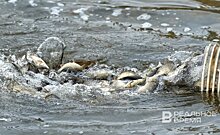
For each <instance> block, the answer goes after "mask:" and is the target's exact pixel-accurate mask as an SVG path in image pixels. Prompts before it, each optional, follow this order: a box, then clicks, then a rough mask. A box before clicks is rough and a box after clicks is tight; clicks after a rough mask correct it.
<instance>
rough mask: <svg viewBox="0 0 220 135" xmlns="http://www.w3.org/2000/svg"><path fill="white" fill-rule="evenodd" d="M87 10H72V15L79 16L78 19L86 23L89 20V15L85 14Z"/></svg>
mask: <svg viewBox="0 0 220 135" xmlns="http://www.w3.org/2000/svg"><path fill="white" fill-rule="evenodd" d="M88 9H89V8H88V7H87V8H79V9H77V10H73V13H75V14H79V16H80V18H81V19H82V20H83V21H88V20H89V15H87V14H85V11H87V10H88Z"/></svg>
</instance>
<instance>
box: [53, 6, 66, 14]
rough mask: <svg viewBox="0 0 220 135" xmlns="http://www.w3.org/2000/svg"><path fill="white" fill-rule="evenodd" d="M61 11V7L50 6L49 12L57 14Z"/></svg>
mask: <svg viewBox="0 0 220 135" xmlns="http://www.w3.org/2000/svg"><path fill="white" fill-rule="evenodd" d="M61 11H63V9H62V8H60V7H52V8H51V12H50V14H52V15H59V14H60V12H61Z"/></svg>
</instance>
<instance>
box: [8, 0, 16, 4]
mask: <svg viewBox="0 0 220 135" xmlns="http://www.w3.org/2000/svg"><path fill="white" fill-rule="evenodd" d="M8 2H9V3H13V4H15V3H16V2H17V0H9V1H8Z"/></svg>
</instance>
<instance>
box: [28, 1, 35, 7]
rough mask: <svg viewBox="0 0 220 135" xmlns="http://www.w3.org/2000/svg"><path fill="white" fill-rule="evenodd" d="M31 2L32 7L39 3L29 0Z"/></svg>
mask: <svg viewBox="0 0 220 135" xmlns="http://www.w3.org/2000/svg"><path fill="white" fill-rule="evenodd" d="M29 4H30V5H31V6H32V7H36V6H37V3H34V0H29Z"/></svg>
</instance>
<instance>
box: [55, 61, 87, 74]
mask: <svg viewBox="0 0 220 135" xmlns="http://www.w3.org/2000/svg"><path fill="white" fill-rule="evenodd" d="M64 69H70V70H72V71H82V70H83V69H84V67H83V66H81V65H79V64H77V63H75V62H69V63H66V64H64V65H63V66H62V67H61V68H60V69H59V70H58V73H60V72H62V71H63V70H64Z"/></svg>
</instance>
